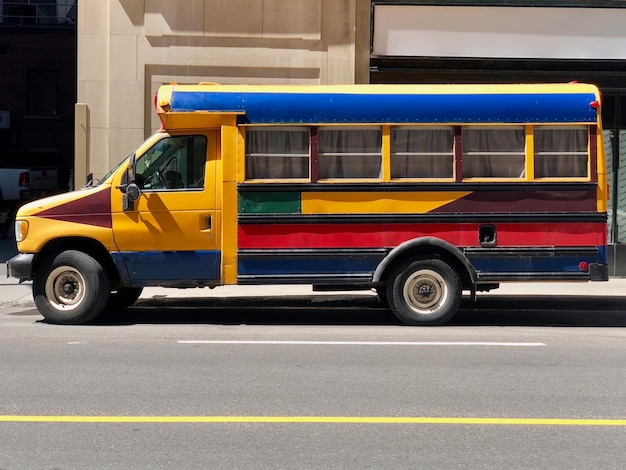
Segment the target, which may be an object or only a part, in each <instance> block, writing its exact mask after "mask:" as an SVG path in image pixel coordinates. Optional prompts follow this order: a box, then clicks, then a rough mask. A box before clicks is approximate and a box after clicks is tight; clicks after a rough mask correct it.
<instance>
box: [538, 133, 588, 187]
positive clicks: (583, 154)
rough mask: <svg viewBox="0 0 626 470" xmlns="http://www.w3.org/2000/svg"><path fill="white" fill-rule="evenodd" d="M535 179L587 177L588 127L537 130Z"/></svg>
mask: <svg viewBox="0 0 626 470" xmlns="http://www.w3.org/2000/svg"><path fill="white" fill-rule="evenodd" d="M534 134H535V177H536V178H548V177H585V176H587V160H588V151H587V147H588V140H589V136H588V130H587V128H586V127H577V128H563V127H561V128H558V127H535V131H534Z"/></svg>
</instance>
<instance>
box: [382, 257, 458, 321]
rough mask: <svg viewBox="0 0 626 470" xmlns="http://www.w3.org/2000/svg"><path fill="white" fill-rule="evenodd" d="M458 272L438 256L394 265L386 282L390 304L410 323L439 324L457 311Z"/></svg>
mask: <svg viewBox="0 0 626 470" xmlns="http://www.w3.org/2000/svg"><path fill="white" fill-rule="evenodd" d="M462 294H463V292H462V286H461V280H460V278H459V274H458V273H457V272H456V271H455V270H454V269H453V268H452V267H451V266H450V265H449V264H448V263H446V262H445V261H443V260H440V259H419V260H413V261H411V262H409V263H406V264H402V265H400V266H399V267H398V268H396V269H395V270H394V271H393V272H392V274H391V276H390V278H389V281H388V283H387V297H388V298H389V307H390V308H391V310H392V311H393V313H394V314H395V315H396V317H398V318H399V319H400V320H401V321H403V322H404V323H407V324H409V325H441V324H442V323H445V322H447V321H448V320H450V318H452V317H453V316H454V314H455V313H456V312H457V311H458V310H459V307H460V305H461V298H462Z"/></svg>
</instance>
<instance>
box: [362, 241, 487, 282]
mask: <svg viewBox="0 0 626 470" xmlns="http://www.w3.org/2000/svg"><path fill="white" fill-rule="evenodd" d="M422 247H433V248H434V250H432V249H430V250H427V251H426V252H427V253H432V252H435V253H441V252H445V253H446V255H450V256H453V257H454V258H456V259H457V260H458V261H459V262H460V263H461V264H462V265H463V266H464V267H465V269H466V270H467V273H468V274H469V276H470V278H471V280H472V282H473V283H476V282H477V276H476V270H475V269H474V266H472V263H471V262H470V261H469V259H467V256H465V254H464V253H463V252H462V251H461V250H459V249H458V248H457V247H456V246H454V245H452V244H450V243H448V242H446V241H444V240H442V239H440V238H436V237H422V238H414V239H412V240H407V241H406V242H404V243H401V244H400V245H398V246H397V247H395V248H394V249H393V250H391V251H390V252H389V253H388V254H387V256H385V258H384V259H383V260H382V261H381V262H380V264H379V265H378V266H377V267H376V270H375V271H374V276H373V279H372V282H373V283H379V282H381V281H382V280H383V279H384V275H385V273H386V271H387V270H388V268H389V267H390V266H391V265H393V264H394V262H395V261H397V260H398V258H401V257H402V256H403V255H404V254H406V253H407V252H411V251H415V250H416V248H417V249H418V251H422V252H424V250H419V248H422Z"/></svg>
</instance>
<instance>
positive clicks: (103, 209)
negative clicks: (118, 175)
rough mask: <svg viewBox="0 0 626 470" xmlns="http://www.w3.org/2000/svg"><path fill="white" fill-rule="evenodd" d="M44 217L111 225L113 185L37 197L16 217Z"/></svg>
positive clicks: (21, 209)
mask: <svg viewBox="0 0 626 470" xmlns="http://www.w3.org/2000/svg"><path fill="white" fill-rule="evenodd" d="M25 217H44V218H47V219H57V220H65V221H68V222H78V223H87V224H90V225H100V226H102V225H103V222H104V221H103V220H100V219H103V218H104V219H107V222H106V223H104V225H105V226H110V220H111V186H110V185H100V186H97V187H94V188H87V189H81V190H78V191H72V192H71V193H64V194H57V195H55V196H50V197H45V198H42V199H37V200H36V201H32V202H29V203H28V204H24V205H23V206H22V207H20V209H19V210H18V211H17V215H16V219H21V218H25Z"/></svg>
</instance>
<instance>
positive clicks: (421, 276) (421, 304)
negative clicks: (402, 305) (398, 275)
mask: <svg viewBox="0 0 626 470" xmlns="http://www.w3.org/2000/svg"><path fill="white" fill-rule="evenodd" d="M402 295H403V297H404V301H405V302H406V304H407V305H408V307H409V308H410V309H411V310H413V311H414V312H416V313H419V314H420V315H432V314H434V313H437V311H438V310H439V309H440V308H441V307H442V306H443V305H445V304H446V302H447V300H448V297H449V295H450V291H449V289H448V284H447V283H446V281H445V279H444V278H443V276H442V275H441V274H439V273H438V272H436V271H433V270H431V269H420V270H418V271H415V272H414V273H411V275H410V276H409V277H408V278H407V279H406V281H405V282H404V288H403V289H402Z"/></svg>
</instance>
